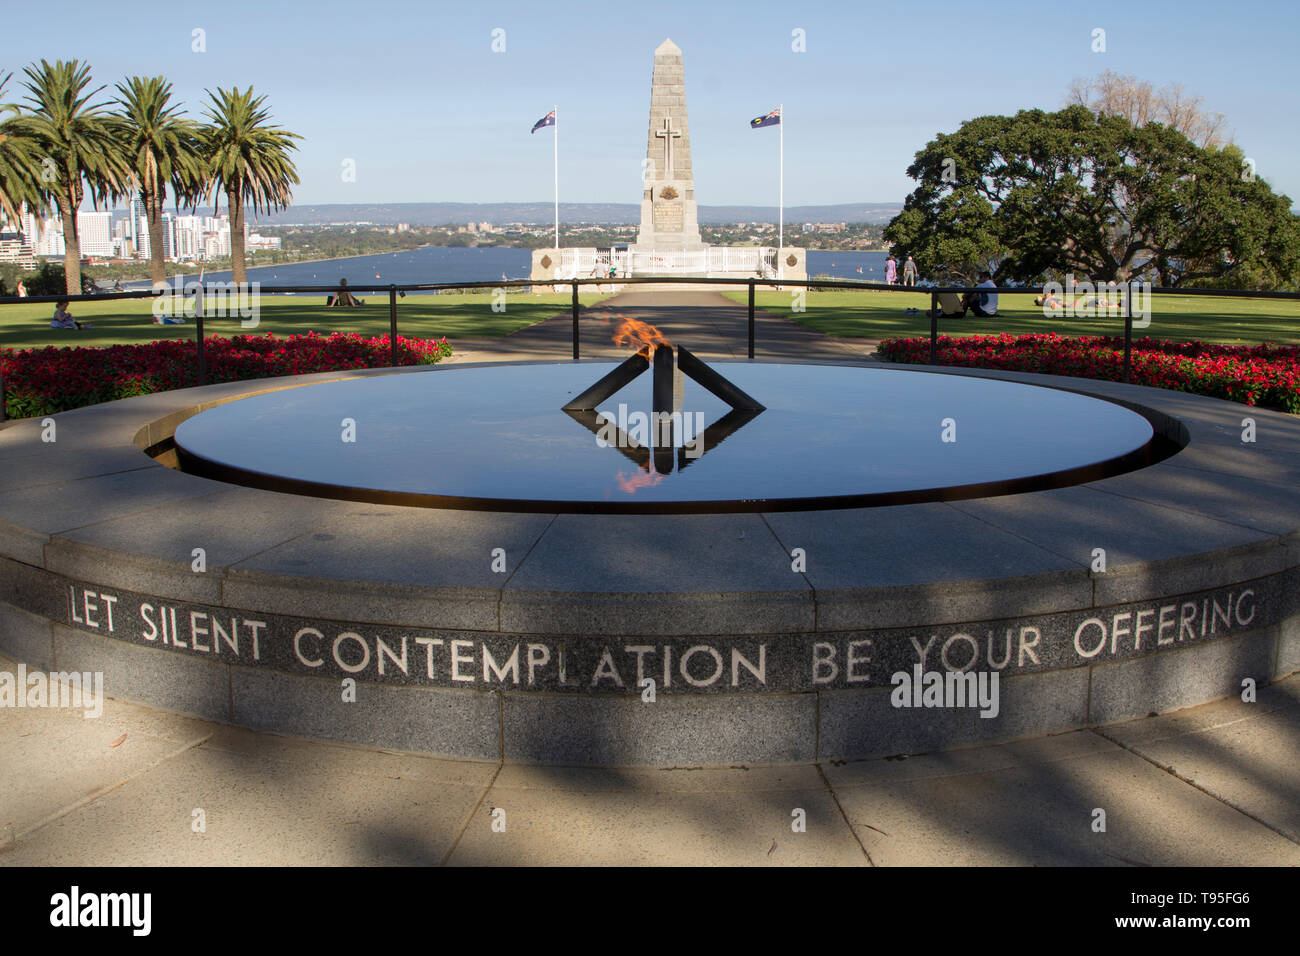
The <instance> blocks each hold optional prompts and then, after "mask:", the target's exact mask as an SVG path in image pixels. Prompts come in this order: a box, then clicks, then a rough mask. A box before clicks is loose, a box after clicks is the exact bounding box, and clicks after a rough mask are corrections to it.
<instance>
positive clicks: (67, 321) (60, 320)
mask: <svg viewBox="0 0 1300 956" xmlns="http://www.w3.org/2000/svg"><path fill="white" fill-rule="evenodd" d="M50 328H52V329H89V328H92V326H91V324H90V323H89V322H78V321H77V320H76V319H74V318H73V317H72V313H71V312H69V311H68V300H67V299H63V300H61V301H59V302H56V303H54V318H52V319H51V320H50Z"/></svg>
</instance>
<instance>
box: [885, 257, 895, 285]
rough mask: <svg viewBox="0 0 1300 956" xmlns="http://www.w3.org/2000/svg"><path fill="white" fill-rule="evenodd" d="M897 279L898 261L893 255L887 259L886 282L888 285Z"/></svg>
mask: <svg viewBox="0 0 1300 956" xmlns="http://www.w3.org/2000/svg"><path fill="white" fill-rule="evenodd" d="M897 279H898V262H897V260H895V259H894V257H893V256H892V255H891V256H890V257H889V258H888V259H886V260H885V283H886V284H887V285H893V284H894V282H895V280H897Z"/></svg>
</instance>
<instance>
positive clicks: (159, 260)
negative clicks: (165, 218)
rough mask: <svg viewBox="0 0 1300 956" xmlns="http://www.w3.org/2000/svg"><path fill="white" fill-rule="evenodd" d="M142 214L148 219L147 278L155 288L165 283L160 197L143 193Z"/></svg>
mask: <svg viewBox="0 0 1300 956" xmlns="http://www.w3.org/2000/svg"><path fill="white" fill-rule="evenodd" d="M142 198H143V199H144V214H145V217H146V218H147V219H148V220H149V279H150V281H151V282H152V283H153V285H154V287H155V288H156V287H157V286H158V284H159V283H162V284H163V285H166V284H167V267H166V266H165V265H164V264H163V227H162V197H161V196H159V195H158V194H157V193H146V194H143V196H142Z"/></svg>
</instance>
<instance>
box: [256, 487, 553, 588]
mask: <svg viewBox="0 0 1300 956" xmlns="http://www.w3.org/2000/svg"><path fill="white" fill-rule="evenodd" d="M299 500H303V499H299ZM306 500H312V499H306ZM551 518H552V516H551V515H544V514H510V513H506V512H483V511H453V510H446V509H436V508H398V507H393V506H389V505H368V504H364V503H359V502H350V503H347V507H346V509H345V510H344V512H343V513H342V514H339V513H337V512H335V513H333V514H331V515H330V520H329V521H328V522H325V523H324V524H322V525H321V527H320V528H319V529H318V530H317V532H316V533H314V534H311V535H307V536H303V537H298V538H295V539H293V540H291V541H287V542H285V543H283V544H280V545H278V546H274V547H269V548H266V549H264V550H262V551H260V552H259V553H258V554H257V555H255V556H253V557H250V558H248V559H245V560H243V561H240V562H237V563H236V565H235V567H236V568H237V569H239V570H241V571H259V572H263V573H266V574H293V575H301V574H305V573H308V572H309V573H310V575H311V577H314V578H325V579H340V580H344V581H360V582H363V581H383V582H388V583H393V584H399V585H402V584H405V585H411V586H419V587H452V586H457V587H466V588H487V589H493V590H495V589H498V588H500V587H501V586H502V584H504V583H505V580H506V578H508V577H509V575H510V573H511V571H512V569H514V568H515V567H517V566H518V564H519V562H521V561H522V560H523V559H524V556H525V555H526V554H528V552H529V550H530V549H531V548H532V547H533V546H534V544H535V542H536V541H537V539H538V538H539V537H540V536H541V534H542V532H543V531H544V530H545V529H546V527H547V525H549V524H550V522H551ZM495 548H502V549H504V550H505V567H506V570H505V571H504V572H498V571H493V569H492V563H493V558H494V555H493V549H495Z"/></svg>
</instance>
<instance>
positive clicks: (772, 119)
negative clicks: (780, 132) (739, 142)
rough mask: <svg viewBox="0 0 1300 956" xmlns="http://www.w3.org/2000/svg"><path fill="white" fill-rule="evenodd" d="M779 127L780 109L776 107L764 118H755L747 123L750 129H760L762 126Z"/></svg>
mask: <svg viewBox="0 0 1300 956" xmlns="http://www.w3.org/2000/svg"><path fill="white" fill-rule="evenodd" d="M780 125H781V109H780V107H777V108H776V109H774V110H772V112H770V113H768V114H767V115H766V116H755V117H754V118H753V119H752V120H750V121H749V128H750V129H762V128H763V127H764V126H780Z"/></svg>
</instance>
